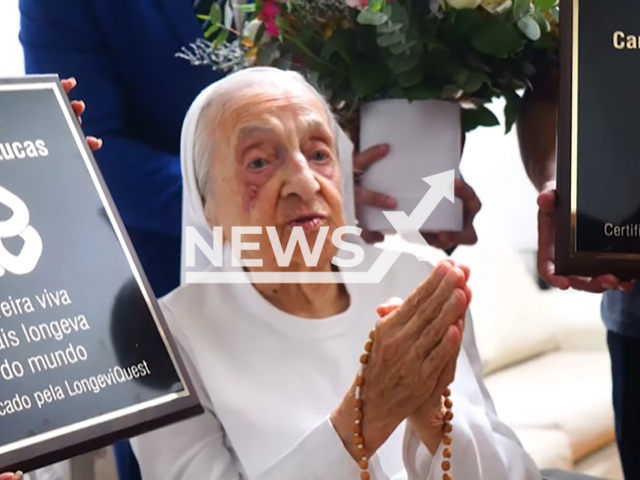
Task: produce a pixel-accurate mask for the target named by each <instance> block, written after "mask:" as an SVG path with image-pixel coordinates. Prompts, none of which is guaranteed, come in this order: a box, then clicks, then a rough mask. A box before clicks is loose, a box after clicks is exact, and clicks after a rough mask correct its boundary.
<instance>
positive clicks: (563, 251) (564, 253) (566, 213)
mask: <svg viewBox="0 0 640 480" xmlns="http://www.w3.org/2000/svg"><path fill="white" fill-rule="evenodd" d="M579 4H580V0H560V96H559V99H560V100H559V108H558V140H557V141H558V158H557V166H556V173H557V195H558V197H557V201H558V204H557V206H558V210H557V215H558V217H557V222H556V239H555V255H556V257H555V263H556V272H555V273H556V274H557V275H583V276H589V277H592V276H597V275H606V274H613V275H616V276H617V277H618V278H620V279H622V280H630V279H635V278H639V277H640V254H638V253H607V252H589V251H582V252H579V251H578V250H577V203H578V161H579V158H578V96H579V74H580V72H579V64H580V57H579V41H580V30H579V28H580V21H579V18H580V17H579V15H580V5H579Z"/></svg>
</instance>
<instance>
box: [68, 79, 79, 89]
mask: <svg viewBox="0 0 640 480" xmlns="http://www.w3.org/2000/svg"><path fill="white" fill-rule="evenodd" d="M69 81H70V82H71V84H72V85H73V86H74V87H75V86H76V85H78V81H77V80H76V77H71V78H70V79H69Z"/></svg>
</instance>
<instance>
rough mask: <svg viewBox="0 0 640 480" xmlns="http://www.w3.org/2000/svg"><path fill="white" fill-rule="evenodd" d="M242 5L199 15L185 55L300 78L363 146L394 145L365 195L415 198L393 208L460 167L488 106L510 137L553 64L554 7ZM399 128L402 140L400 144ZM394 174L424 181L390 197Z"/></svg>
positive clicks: (455, 1)
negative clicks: (539, 73)
mask: <svg viewBox="0 0 640 480" xmlns="http://www.w3.org/2000/svg"><path fill="white" fill-rule="evenodd" d="M237 2H238V0H227V1H226V2H224V3H223V4H222V6H219V5H218V4H214V5H213V7H212V8H211V11H210V13H209V15H206V16H203V17H202V19H203V20H204V21H205V22H206V31H205V35H204V37H205V38H204V39H200V40H198V41H196V42H195V43H194V44H192V45H191V46H190V47H187V48H184V49H183V51H182V52H181V53H180V54H179V55H180V56H182V57H184V58H187V59H189V60H190V61H191V62H192V63H193V64H206V65H211V66H213V68H216V69H218V70H221V71H225V72H232V71H236V70H238V69H242V68H246V67H249V66H254V65H270V66H276V67H279V68H284V69H296V70H299V71H301V72H302V73H303V74H305V75H306V76H307V78H308V79H309V80H310V82H311V83H312V84H314V85H315V86H316V87H317V88H318V89H319V91H320V92H321V93H322V94H323V95H324V96H325V98H327V100H328V101H329V102H330V104H331V105H332V106H333V108H334V111H335V112H336V114H337V116H338V118H339V121H340V122H341V124H342V126H343V128H344V129H345V130H346V131H347V132H349V133H350V136H351V137H352V138H354V139H356V138H357V137H358V136H359V139H358V140H359V142H360V148H361V149H362V148H366V147H368V146H370V144H371V143H382V142H386V143H390V144H391V147H392V152H395V153H397V157H398V158H394V159H389V160H388V161H387V160H385V161H383V162H381V163H380V164H377V165H375V166H374V167H372V169H371V170H370V171H369V172H368V173H367V175H366V177H365V180H366V181H367V182H370V183H369V185H367V186H368V187H370V188H373V189H378V190H381V191H386V192H388V193H392V194H394V193H399V194H400V195H408V197H411V199H410V200H407V201H406V202H403V201H402V199H399V202H398V206H399V208H401V209H403V210H405V211H406V212H407V213H410V212H411V211H412V210H413V207H415V205H416V204H417V202H418V201H419V200H420V198H422V196H423V195H424V191H425V189H426V187H425V185H424V183H421V182H420V181H419V179H420V178H422V177H425V176H427V175H429V174H430V173H439V172H442V171H444V170H448V169H451V168H455V169H456V170H457V165H458V163H459V160H460V136H461V134H462V132H469V131H472V130H474V129H476V128H477V127H480V126H494V125H498V124H499V123H500V122H499V120H498V118H497V117H496V116H495V115H494V114H493V113H492V111H491V110H490V109H489V108H487V104H489V103H491V102H492V101H493V100H494V99H496V98H502V99H504V100H505V109H504V119H505V122H504V123H505V128H506V131H507V132H508V131H509V130H510V129H511V128H512V126H513V124H514V122H515V119H516V116H517V112H518V108H519V104H520V99H521V97H520V94H519V92H521V91H522V90H524V89H526V88H531V79H532V77H533V76H534V75H535V73H536V70H537V68H538V66H539V65H541V64H543V63H544V62H556V61H557V30H558V6H557V3H558V0H257V1H256V2H255V3H250V4H238V3H237ZM381 102H382V103H381ZM445 104H446V105H445ZM385 112H386V113H385ZM390 112H397V113H395V114H393V115H392V114H391V113H390ZM372 116H374V117H376V118H375V119H372V118H371V117H372ZM410 121H411V122H416V121H418V122H421V123H422V125H420V128H422V130H421V132H423V133H424V134H423V133H418V130H416V129H415V128H413V129H411V128H408V127H409V125H408V123H407V122H410ZM443 123H446V125H443ZM389 124H391V125H394V128H393V129H389V128H388V125H389ZM381 125H386V127H385V128H383V127H382V126H381ZM385 130H386V132H387V134H386V136H385V137H383V138H380V132H385ZM403 130H404V133H405V135H404V138H401V139H400V138H398V139H394V138H393V133H394V132H396V131H400V132H402V131H403ZM408 131H411V132H412V133H411V135H408V134H407V132H408ZM368 132H369V133H368ZM371 132H374V133H375V135H374V133H371ZM429 132H432V134H431V135H429ZM447 132H448V134H446V133H447ZM373 137H377V138H373ZM394 140H395V141H394ZM407 142H410V143H411V144H412V145H407ZM402 150H404V151H402ZM418 152H422V155H423V156H424V155H425V152H427V154H426V156H428V160H425V161H422V162H420V161H418V159H416V158H415V155H416V154H419V153H418ZM444 157H446V158H444ZM439 160H440V161H439ZM399 162H404V163H402V164H401V163H399ZM385 163H386V164H387V166H386V167H384V166H383V164H385ZM425 164H429V165H431V172H430V171H429V168H426V170H425V168H424V165H425ZM416 165H420V166H421V167H420V168H421V169H420V170H416V168H417V167H416ZM390 168H391V169H392V170H389V169H390ZM399 168H400V169H402V170H404V171H405V173H404V178H405V179H406V180H407V181H409V180H408V179H411V178H413V177H415V176H416V175H417V178H418V181H419V183H414V185H413V187H407V185H406V182H405V183H403V185H402V189H401V190H402V191H401V192H399V191H397V192H393V188H392V189H391V190H389V188H390V186H389V185H388V184H387V185H385V182H388V179H389V178H390V177H389V173H391V172H395V173H394V174H393V175H391V177H394V178H398V173H397V172H398V169H399ZM376 179H377V180H379V181H377V180H376ZM384 188H386V190H384ZM396 190H399V189H398V186H397V185H396ZM411 190H414V191H413V192H410V191H411ZM418 190H419V191H420V192H419V193H418ZM396 196H397V195H396ZM443 203H444V202H443ZM412 204H413V206H412ZM443 208H444V207H443ZM451 208H452V206H450V207H449V212H448V213H447V212H444V213H443V218H444V217H447V218H453V219H454V223H457V224H460V225H461V223H462V220H461V214H460V212H458V213H455V212H454V210H451ZM452 212H453V215H452ZM378 214H379V212H378ZM434 214H436V216H437V211H436V212H434ZM366 223H367V225H366V226H367V227H368V228H378V227H380V225H378V224H386V225H387V226H388V223H387V222H386V218H385V217H383V216H382V215H381V214H379V215H378V217H377V221H373V220H371V222H370V221H369V220H367V222H366ZM370 223H376V225H371V224H370ZM436 223H437V222H436ZM446 223H447V222H446V221H445V224H446ZM433 228H434V229H442V228H443V225H434V227H433ZM444 229H449V230H456V226H455V225H444Z"/></svg>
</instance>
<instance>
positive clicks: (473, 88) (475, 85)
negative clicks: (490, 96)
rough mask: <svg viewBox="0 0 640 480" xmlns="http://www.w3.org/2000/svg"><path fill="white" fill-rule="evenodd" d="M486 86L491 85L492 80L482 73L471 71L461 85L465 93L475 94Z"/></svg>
mask: <svg viewBox="0 0 640 480" xmlns="http://www.w3.org/2000/svg"><path fill="white" fill-rule="evenodd" d="M484 84H487V85H490V84H491V79H490V78H489V77H488V76H487V75H485V74H484V73H480V72H473V71H470V72H469V74H468V75H467V79H466V81H465V82H464V83H463V84H462V85H461V87H462V90H464V92H465V93H475V92H477V91H478V90H480V89H481V88H482V86H483V85H484Z"/></svg>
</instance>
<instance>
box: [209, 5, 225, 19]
mask: <svg viewBox="0 0 640 480" xmlns="http://www.w3.org/2000/svg"><path fill="white" fill-rule="evenodd" d="M209 21H210V22H211V23H221V22H222V10H220V5H218V4H217V3H215V2H213V4H212V5H211V10H209Z"/></svg>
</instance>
